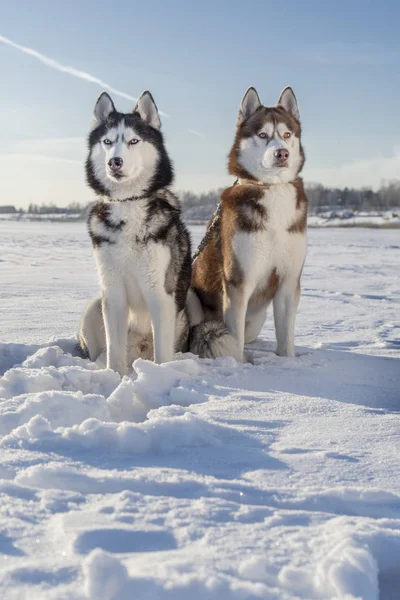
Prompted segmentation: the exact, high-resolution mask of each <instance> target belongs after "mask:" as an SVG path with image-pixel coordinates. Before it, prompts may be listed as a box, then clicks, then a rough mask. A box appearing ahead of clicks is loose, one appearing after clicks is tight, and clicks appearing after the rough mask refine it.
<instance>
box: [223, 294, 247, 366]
mask: <svg viewBox="0 0 400 600" xmlns="http://www.w3.org/2000/svg"><path fill="white" fill-rule="evenodd" d="M247 302H248V294H247V293H246V290H245V289H244V288H243V287H242V286H240V287H239V286H234V285H229V284H226V285H224V306H223V310H224V321H225V325H226V326H227V327H228V329H229V331H230V332H231V333H232V335H234V336H235V337H236V339H237V342H238V349H239V352H240V355H241V357H242V360H243V353H244V329H245V321H246V311H247Z"/></svg>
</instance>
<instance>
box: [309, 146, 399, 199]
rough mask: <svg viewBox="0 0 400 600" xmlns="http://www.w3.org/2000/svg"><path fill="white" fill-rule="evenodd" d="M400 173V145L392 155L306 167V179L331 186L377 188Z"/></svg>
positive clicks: (396, 177) (397, 176)
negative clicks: (334, 165) (330, 165)
mask: <svg viewBox="0 0 400 600" xmlns="http://www.w3.org/2000/svg"><path fill="white" fill-rule="evenodd" d="M399 173H400V147H398V146H396V147H395V148H394V149H393V153H392V155H391V156H375V157H371V158H366V159H363V160H358V161H354V162H352V163H348V164H344V165H340V166H338V167H326V168H323V167H320V168H318V167H310V168H306V169H305V172H304V179H305V180H306V181H310V182H318V183H322V184H324V185H327V186H331V187H340V188H342V187H349V188H360V187H368V188H372V189H374V190H377V189H378V188H379V187H380V186H381V185H382V182H383V181H385V180H386V181H388V180H389V181H390V180H391V179H398V178H399Z"/></svg>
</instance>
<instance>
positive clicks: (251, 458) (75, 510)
mask: <svg viewBox="0 0 400 600" xmlns="http://www.w3.org/2000/svg"><path fill="white" fill-rule="evenodd" d="M23 225H24V227H26V229H24V230H23V231H22V230H21V229H18V228H17V230H15V231H12V230H11V229H10V230H9V231H8V234H7V235H9V236H10V238H13V237H15V239H16V240H17V244H15V243H14V245H12V246H11V245H10V247H9V249H8V250H7V248H8V247H4V248H3V251H2V255H1V260H2V261H3V263H1V264H0V278H2V280H3V288H2V289H3V290H4V289H5V290H6V293H5V294H4V295H2V297H1V299H0V306H1V307H2V308H3V309H6V314H7V318H6V319H4V321H3V323H2V325H1V330H2V339H3V340H4V342H3V343H2V344H1V346H0V373H1V374H2V377H1V379H0V398H1V401H0V447H1V450H0V451H1V456H2V460H1V463H0V564H1V566H0V572H1V573H2V576H1V578H0V595H1V597H4V598H7V600H8V599H10V600H14V599H15V600H16V599H18V600H20V599H25V598H26V599H29V600H42V599H44V600H47V599H51V600H53V599H57V600H59V599H66V600H89V599H90V600H131V599H132V598H136V597H137V598H143V599H144V598H145V599H146V600H147V599H151V600H156V599H157V600H158V599H161V598H162V599H164V598H165V599H168V600H169V599H173V600H183V599H185V600H186V599H187V598H188V597H191V598H193V600H198V599H207V600H208V599H218V600H220V599H222V598H223V599H224V600H225V599H227V600H231V599H232V600H233V599H235V600H236V599H246V600H247V599H250V600H251V599H255V598H262V599H270V598H271V599H276V600H288V599H297V598H302V599H306V600H314V599H341V600H342V599H343V600H352V599H353V600H354V599H356V598H362V599H363V600H364V599H366V600H377V599H378V598H381V599H383V600H395V599H397V598H398V590H399V589H400V575H399V565H400V558H399V557H400V478H399V458H398V457H399V454H400V428H399V407H400V392H399V387H400V384H399V358H398V356H399V353H398V349H399V346H400V341H399V337H398V331H399V330H398V324H397V323H398V321H397V320H396V316H398V302H399V297H400V285H399V275H398V273H397V267H396V265H397V264H398V252H399V245H398V244H397V243H396V241H395V237H394V236H395V232H393V231H385V232H380V231H377V232H371V231H366V230H356V231H351V230H346V231H343V230H340V231H336V230H329V231H324V232H319V231H313V232H311V233H310V252H309V258H308V262H307V270H306V272H305V276H304V280H303V298H302V302H301V306H300V312H299V319H298V335H297V354H298V356H297V357H296V358H295V359H290V358H287V359H284V358H279V357H277V356H276V355H275V354H274V353H273V348H274V343H273V342H272V340H273V329H272V325H271V321H272V319H271V315H269V319H268V321H267V323H266V326H265V328H264V330H263V333H262V336H261V337H260V339H259V340H257V341H256V342H254V343H253V344H251V345H249V347H248V349H247V355H248V359H249V362H248V363H246V364H237V363H236V362H235V361H234V360H233V359H231V358H225V359H218V360H216V361H211V360H200V359H198V358H197V357H194V356H193V355H190V354H187V355H177V356H176V360H174V361H172V362H171V363H167V364H164V365H155V364H152V363H149V362H147V361H143V360H138V361H136V362H135V363H134V370H133V371H132V373H130V375H129V376H128V377H124V378H123V379H122V380H121V378H120V377H119V376H118V375H117V374H116V373H114V372H112V371H109V370H107V369H104V368H103V366H102V365H101V364H100V363H99V364H94V363H91V362H90V361H87V360H83V359H81V358H79V357H77V356H76V353H75V339H74V337H73V333H74V331H75V329H76V327H77V323H78V321H79V313H80V311H81V309H82V307H83V303H84V301H85V300H86V299H87V298H88V297H90V295H91V294H92V293H93V292H94V290H95V277H94V274H92V271H94V268H93V265H92V264H91V262H90V260H91V259H90V249H89V247H88V246H86V242H85V240H84V237H83V234H82V238H81V237H80V234H79V235H78V233H76V230H75V229H74V228H75V227H77V226H78V224H76V225H69V226H67V225H66V224H52V225H49V227H50V228H53V227H54V228H55V229H54V230H53V229H51V230H46V231H45V233H43V231H41V230H40V231H39V230H37V229H36V228H37V227H39V225H36V224H23ZM43 226H44V225H40V227H43ZM18 227H22V225H18ZM67 227H70V229H67ZM29 228H31V229H29ZM63 228H64V229H63ZM21 231H22V232H21ZM28 231H29V232H31V233H32V239H30V238H29V239H28V236H27V232H28ZM35 232H37V235H36V234H35ZM194 233H195V234H196V233H197V237H199V233H200V231H199V230H194ZM63 236H64V238H63ZM39 238H40V239H41V243H39V242H38V239H39ZM60 238H61V240H63V239H64V241H65V242H66V243H65V244H63V243H61V242H60ZM18 240H19V241H18ZM23 240H25V244H26V249H27V252H28V256H27V254H26V252H25V253H24V252H23V251H22V250H19V248H20V246H18V243H19V242H20V243H21V244H22V243H23ZM68 240H70V241H71V243H70V245H69V244H68ZM66 249H68V251H66ZM18 253H19V256H18V257H17V256H16V254H18ZM52 260H54V263H52ZM33 263H37V266H35V265H34V264H33ZM3 264H4V266H5V269H4V271H2V270H1V269H2V267H1V265H3ZM86 269H87V275H86ZM13 273H14V276H15V274H16V276H17V281H16V282H15V283H14V282H13ZM23 274H24V275H23ZM77 274H78V275H77ZM52 277H56V279H52ZM77 279H78V280H79V281H78V280H77ZM75 284H76V285H75ZM92 288H93V289H92ZM38 299H39V300H38ZM74 327H75V329H74ZM24 332H25V333H24ZM56 334H58V335H62V336H64V338H59V339H57V338H53V339H52V340H50V341H49V342H45V343H43V341H44V340H46V339H48V338H49V337H50V335H52V336H55V335H56ZM24 336H25V337H24ZM22 340H23V343H22ZM267 340H268V341H267Z"/></svg>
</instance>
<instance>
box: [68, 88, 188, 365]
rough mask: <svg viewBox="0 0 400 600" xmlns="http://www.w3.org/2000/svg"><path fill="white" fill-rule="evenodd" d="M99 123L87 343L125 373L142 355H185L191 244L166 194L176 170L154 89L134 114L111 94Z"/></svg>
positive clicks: (103, 99)
mask: <svg viewBox="0 0 400 600" xmlns="http://www.w3.org/2000/svg"><path fill="white" fill-rule="evenodd" d="M94 117H95V121H94V123H93V128H92V131H91V132H90V134H89V140H88V142H89V154H88V158H87V161H86V176H87V181H88V184H89V186H90V187H91V188H92V189H93V190H94V191H95V192H96V194H97V196H98V200H97V202H95V204H94V205H93V207H92V208H91V210H90V213H89V217H88V228H89V234H90V237H91V240H92V244H93V251H94V257H95V261H96V266H97V271H98V274H99V278H100V286H101V289H102V295H101V297H97V298H95V299H94V300H92V302H91V303H90V304H89V306H88V307H87V309H86V311H85V312H84V315H83V317H82V322H81V329H80V334H79V340H80V347H81V349H82V350H83V352H84V353H85V354H86V356H87V357H89V358H90V359H91V360H96V359H97V358H98V357H99V356H100V355H101V354H103V353H105V352H106V360H107V367H108V368H111V369H114V370H115V371H117V372H118V373H120V374H121V375H123V374H124V373H126V371H127V368H128V367H130V366H131V365H132V361H133V360H134V359H135V358H137V357H139V356H141V357H143V358H148V359H153V358H154V360H155V361H156V362H158V363H161V362H165V361H169V360H171V359H172V358H173V354H174V352H175V351H176V350H183V351H184V350H186V349H187V340H188V333H189V324H188V319H187V313H186V308H185V304H186V296H187V291H188V288H189V285H190V277H191V251H190V238H189V234H188V231H187V229H186V227H185V225H184V224H183V222H182V220H181V211H180V204H179V201H178V200H177V198H176V197H175V196H174V195H173V194H172V193H171V192H170V191H169V189H168V186H169V185H170V184H171V182H172V179H173V171H172V167H171V163H170V160H169V158H168V154H167V152H166V150H165V146H164V141H163V136H162V134H161V131H160V127H161V122H160V117H159V114H158V110H157V107H156V104H155V103H154V100H153V98H152V95H151V94H150V92H147V91H146V92H143V94H142V95H141V96H140V98H139V100H138V102H137V105H136V107H135V109H134V110H133V112H132V113H128V114H123V113H120V112H117V110H116V109H115V106H114V104H113V101H112V100H111V98H110V96H109V95H108V94H107V93H105V92H104V93H102V94H101V95H100V97H99V99H98V100H97V103H96V105H95V109H94Z"/></svg>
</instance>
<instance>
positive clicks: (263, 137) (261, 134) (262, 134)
mask: <svg viewBox="0 0 400 600" xmlns="http://www.w3.org/2000/svg"><path fill="white" fill-rule="evenodd" d="M258 137H260V138H261V139H263V140H264V139H265V138H266V137H267V134H266V133H264V132H263V131H262V132H261V133H259V134H258Z"/></svg>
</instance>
